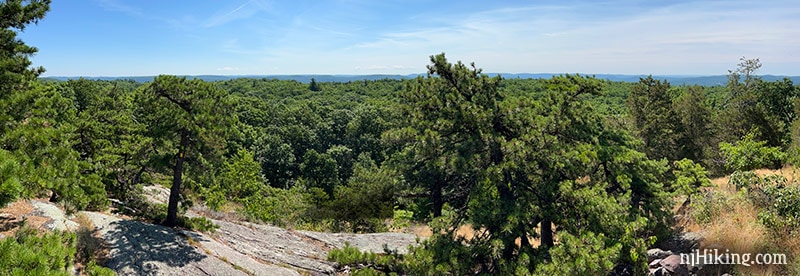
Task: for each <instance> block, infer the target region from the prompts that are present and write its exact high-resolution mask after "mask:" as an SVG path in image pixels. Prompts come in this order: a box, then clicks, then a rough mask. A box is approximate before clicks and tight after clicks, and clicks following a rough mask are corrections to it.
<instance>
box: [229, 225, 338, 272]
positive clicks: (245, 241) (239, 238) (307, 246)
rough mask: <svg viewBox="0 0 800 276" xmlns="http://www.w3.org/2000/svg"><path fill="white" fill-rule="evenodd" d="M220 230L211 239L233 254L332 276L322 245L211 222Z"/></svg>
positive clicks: (265, 228) (275, 231)
mask: <svg viewBox="0 0 800 276" xmlns="http://www.w3.org/2000/svg"><path fill="white" fill-rule="evenodd" d="M213 222H214V223H215V224H217V225H219V226H220V228H219V229H217V231H216V232H215V234H214V237H215V238H216V239H217V240H218V241H220V242H221V243H222V244H225V245H227V246H228V247H230V248H233V249H235V250H236V251H238V252H240V253H242V254H245V255H248V256H251V257H253V258H256V259H258V260H260V261H262V262H266V263H271V264H284V265H286V266H289V267H292V268H297V269H300V270H305V271H308V272H310V273H311V274H314V275H333V274H334V273H335V269H334V267H333V266H334V264H333V263H331V262H328V261H326V260H325V259H326V257H327V252H328V250H330V248H326V247H325V245H324V244H321V243H315V242H314V241H313V240H311V239H309V238H307V237H304V236H302V235H297V234H294V233H292V232H291V231H289V230H286V229H283V228H279V227H274V226H269V225H260V224H251V223H243V224H238V223H232V222H227V221H219V220H213Z"/></svg>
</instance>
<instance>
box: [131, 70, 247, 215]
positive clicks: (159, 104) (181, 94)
mask: <svg viewBox="0 0 800 276" xmlns="http://www.w3.org/2000/svg"><path fill="white" fill-rule="evenodd" d="M139 101H140V102H139V106H140V108H141V110H140V111H139V113H138V116H141V117H142V118H144V120H145V122H146V125H147V134H148V136H149V137H151V138H152V139H153V140H154V143H155V144H156V145H157V146H159V147H164V148H172V149H173V150H172V152H171V153H166V154H168V155H172V157H171V158H170V157H168V156H165V158H164V159H162V160H169V163H162V164H161V166H163V167H171V168H172V174H173V176H172V187H171V188H170V195H169V203H168V205H167V218H166V220H165V221H164V224H165V225H167V226H175V225H177V222H178V202H179V200H180V195H181V192H182V188H181V184H182V180H183V176H184V173H185V172H184V171H185V169H186V168H185V165H187V164H186V163H187V161H188V163H189V164H188V165H192V164H193V165H195V166H196V167H199V166H201V165H202V164H203V163H204V162H208V160H210V159H213V158H214V157H215V156H219V155H220V154H221V151H222V149H223V148H224V146H225V139H226V138H227V133H228V130H229V128H231V127H232V125H233V123H234V122H235V120H236V117H234V116H232V115H231V108H232V107H231V103H230V100H229V99H228V97H227V96H226V94H225V93H224V92H222V91H220V90H218V89H216V87H215V86H213V85H212V84H210V83H207V82H204V81H202V80H197V79H194V80H187V79H186V78H185V77H176V76H169V75H161V76H158V77H156V78H155V79H154V80H153V82H151V83H149V84H148V85H146V86H144V87H143V89H142V94H141V99H139ZM198 170H199V168H198Z"/></svg>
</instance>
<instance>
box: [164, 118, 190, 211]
mask: <svg viewBox="0 0 800 276" xmlns="http://www.w3.org/2000/svg"><path fill="white" fill-rule="evenodd" d="M180 132H181V134H180V135H181V143H180V146H179V147H178V155H177V156H175V157H176V158H175V169H174V170H173V175H172V188H170V190H169V205H168V206H167V219H166V220H165V221H164V225H165V226H169V227H173V226H176V225H178V201H179V200H180V196H181V178H182V177H183V160H184V158H185V157H186V147H187V146H188V145H189V131H187V130H186V129H182V130H181V131H180Z"/></svg>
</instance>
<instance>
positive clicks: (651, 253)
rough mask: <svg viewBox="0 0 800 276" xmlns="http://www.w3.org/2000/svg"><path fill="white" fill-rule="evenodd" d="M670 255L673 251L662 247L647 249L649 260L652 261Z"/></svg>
mask: <svg viewBox="0 0 800 276" xmlns="http://www.w3.org/2000/svg"><path fill="white" fill-rule="evenodd" d="M669 255H672V251H669V250H661V249H660V248H652V249H648V250H647V261H648V262H652V261H653V260H657V259H664V258H666V257H667V256H669Z"/></svg>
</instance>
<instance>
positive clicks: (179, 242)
mask: <svg viewBox="0 0 800 276" xmlns="http://www.w3.org/2000/svg"><path fill="white" fill-rule="evenodd" d="M84 213H85V214H86V216H87V217H88V218H89V219H90V220H91V221H92V223H94V225H95V229H96V231H98V233H99V234H100V236H101V237H102V238H103V240H104V241H105V242H106V243H107V244H108V246H109V249H110V250H109V256H108V261H107V262H106V265H107V266H108V267H109V268H111V269H112V270H114V271H116V272H117V274H119V275H247V274H246V273H245V272H243V271H240V270H237V269H236V268H234V267H233V266H232V265H230V264H228V263H226V262H224V261H222V260H220V259H218V258H216V257H213V256H209V255H208V254H206V253H205V252H204V251H203V250H202V249H200V248H198V247H195V246H193V245H191V244H190V243H189V241H188V239H187V237H186V236H185V235H183V233H181V232H180V231H176V230H173V229H172V228H168V227H163V226H159V225H153V224H149V223H143V222H139V221H130V220H123V219H119V218H116V217H113V216H109V215H105V214H100V213H94V212H84ZM197 241H199V242H201V243H202V242H204V241H205V240H203V239H199V240H197Z"/></svg>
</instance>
